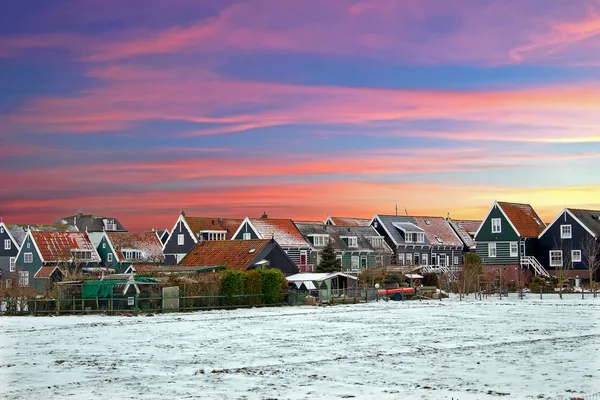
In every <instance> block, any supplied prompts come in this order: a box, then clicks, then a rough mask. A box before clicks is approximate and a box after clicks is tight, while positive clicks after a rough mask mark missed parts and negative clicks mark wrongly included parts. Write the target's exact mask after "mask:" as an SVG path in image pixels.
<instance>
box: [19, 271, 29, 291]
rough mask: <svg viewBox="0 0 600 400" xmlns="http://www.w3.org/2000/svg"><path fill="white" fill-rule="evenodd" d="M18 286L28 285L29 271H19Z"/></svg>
mask: <svg viewBox="0 0 600 400" xmlns="http://www.w3.org/2000/svg"><path fill="white" fill-rule="evenodd" d="M19 286H21V287H28V286H29V271H19Z"/></svg>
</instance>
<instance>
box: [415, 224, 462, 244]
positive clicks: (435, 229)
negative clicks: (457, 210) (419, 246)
mask: <svg viewBox="0 0 600 400" xmlns="http://www.w3.org/2000/svg"><path fill="white" fill-rule="evenodd" d="M413 219H414V220H415V222H416V223H417V226H418V227H419V228H421V229H423V230H424V231H425V235H427V238H428V239H429V243H431V245H432V246H458V247H462V246H463V243H462V241H461V240H460V238H459V237H458V235H457V234H456V232H454V229H452V227H451V226H450V224H449V223H448V222H447V221H446V219H445V218H444V217H413Z"/></svg>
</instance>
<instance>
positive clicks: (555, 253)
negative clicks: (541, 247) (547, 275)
mask: <svg viewBox="0 0 600 400" xmlns="http://www.w3.org/2000/svg"><path fill="white" fill-rule="evenodd" d="M548 256H549V258H548V259H549V261H550V266H551V267H562V266H563V258H562V257H563V256H562V250H550V252H549V253H548ZM559 258H560V262H559V261H558V259H559Z"/></svg>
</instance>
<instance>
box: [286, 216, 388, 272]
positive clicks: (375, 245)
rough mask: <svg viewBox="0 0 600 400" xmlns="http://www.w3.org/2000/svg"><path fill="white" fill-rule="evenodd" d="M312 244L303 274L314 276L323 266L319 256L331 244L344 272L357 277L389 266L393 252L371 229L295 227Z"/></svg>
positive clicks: (301, 225)
mask: <svg viewBox="0 0 600 400" xmlns="http://www.w3.org/2000/svg"><path fill="white" fill-rule="evenodd" d="M296 226H297V227H298V230H299V231H300V233H302V235H303V236H304V238H305V239H306V241H307V242H308V243H309V244H310V252H309V260H308V266H307V268H306V269H302V268H301V271H302V272H312V271H314V270H315V269H316V267H317V266H318V265H319V262H320V253H321V251H322V250H323V248H324V247H325V246H326V245H327V244H328V243H331V245H332V246H333V248H334V250H335V253H336V256H337V258H338V259H339V260H340V263H341V265H342V271H345V272H352V273H357V272H360V271H361V270H364V269H366V268H371V267H377V266H384V265H390V263H391V257H392V249H391V248H390V247H389V246H388V245H387V244H386V242H385V238H384V237H383V236H381V235H379V234H378V233H377V231H376V230H375V229H373V227H371V226H338V225H324V224H321V225H316V224H303V223H299V222H298V223H296Z"/></svg>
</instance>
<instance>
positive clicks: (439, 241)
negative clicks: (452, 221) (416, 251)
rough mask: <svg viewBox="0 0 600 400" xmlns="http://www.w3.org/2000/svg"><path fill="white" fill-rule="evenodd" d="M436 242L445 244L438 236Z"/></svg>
mask: <svg viewBox="0 0 600 400" xmlns="http://www.w3.org/2000/svg"><path fill="white" fill-rule="evenodd" d="M435 240H437V242H438V243H440V244H444V241H443V240H442V238H441V237H439V236H438V235H435Z"/></svg>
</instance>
